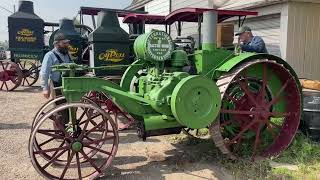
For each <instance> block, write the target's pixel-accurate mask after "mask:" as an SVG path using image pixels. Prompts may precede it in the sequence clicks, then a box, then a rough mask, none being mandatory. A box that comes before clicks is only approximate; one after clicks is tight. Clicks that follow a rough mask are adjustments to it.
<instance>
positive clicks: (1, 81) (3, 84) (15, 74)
mask: <svg viewBox="0 0 320 180" xmlns="http://www.w3.org/2000/svg"><path fill="white" fill-rule="evenodd" d="M22 78H23V74H22V71H21V69H20V68H19V66H18V65H17V64H16V63H14V62H11V61H9V60H6V61H0V91H13V90H14V89H16V88H17V87H18V86H20V84H21V82H22Z"/></svg>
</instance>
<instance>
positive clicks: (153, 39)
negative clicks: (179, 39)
mask: <svg viewBox="0 0 320 180" xmlns="http://www.w3.org/2000/svg"><path fill="white" fill-rule="evenodd" d="M134 51H135V54H136V56H137V58H139V59H142V60H144V61H149V62H153V63H155V62H163V61H165V60H168V59H169V58H170V57H171V54H172V52H173V42H172V39H171V37H170V36H169V34H167V33H165V32H163V31H158V30H152V31H151V32H149V33H146V34H142V35H140V36H139V37H138V38H137V39H136V40H135V42H134Z"/></svg>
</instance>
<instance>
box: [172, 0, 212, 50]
mask: <svg viewBox="0 0 320 180" xmlns="http://www.w3.org/2000/svg"><path fill="white" fill-rule="evenodd" d="M185 7H193V8H208V0H172V11H174V10H177V9H180V8H185ZM177 27H178V23H174V24H172V25H171V36H172V37H173V38H175V37H177ZM181 36H184V37H186V36H192V37H194V38H195V40H196V41H198V24H197V23H189V22H184V23H182V32H181ZM196 44H198V43H196Z"/></svg>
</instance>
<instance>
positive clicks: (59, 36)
mask: <svg viewBox="0 0 320 180" xmlns="http://www.w3.org/2000/svg"><path fill="white" fill-rule="evenodd" d="M53 40H54V43H57V42H59V41H63V42H64V43H68V42H70V40H69V39H67V38H66V36H65V35H64V34H63V33H57V34H55V35H54V38H53Z"/></svg>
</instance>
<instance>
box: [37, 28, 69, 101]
mask: <svg viewBox="0 0 320 180" xmlns="http://www.w3.org/2000/svg"><path fill="white" fill-rule="evenodd" d="M69 42H70V40H68V39H67V38H66V37H65V36H64V34H63V33H57V34H56V35H55V36H54V49H52V50H51V51H49V52H48V53H47V54H46V55H45V56H44V58H43V61H42V66H41V71H40V76H41V87H42V88H43V96H44V97H45V98H47V99H48V98H49V97H50V89H49V80H51V81H52V82H53V85H54V87H59V86H61V73H60V72H53V71H52V67H51V66H53V65H58V64H62V63H70V62H71V58H70V55H69V51H68V47H69V45H70V44H69ZM56 94H59V95H60V94H61V92H58V91H57V92H56Z"/></svg>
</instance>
